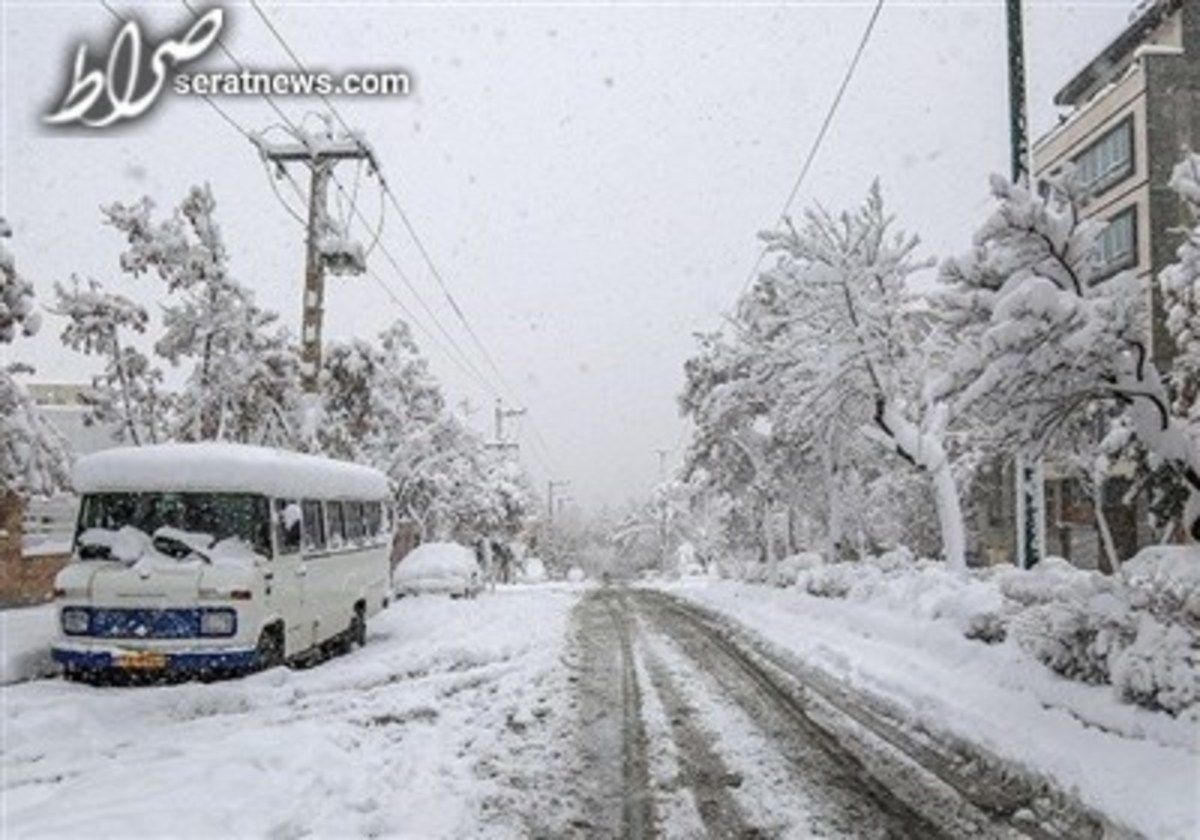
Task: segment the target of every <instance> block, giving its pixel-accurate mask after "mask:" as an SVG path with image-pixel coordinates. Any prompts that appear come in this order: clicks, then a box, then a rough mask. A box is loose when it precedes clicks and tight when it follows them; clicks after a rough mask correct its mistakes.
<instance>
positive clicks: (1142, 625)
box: [740, 546, 1200, 716]
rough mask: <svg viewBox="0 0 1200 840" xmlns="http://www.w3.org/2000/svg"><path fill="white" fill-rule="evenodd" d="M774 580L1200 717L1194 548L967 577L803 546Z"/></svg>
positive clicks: (1198, 560)
mask: <svg viewBox="0 0 1200 840" xmlns="http://www.w3.org/2000/svg"><path fill="white" fill-rule="evenodd" d="M741 572H742V573H741V575H740V577H741V579H742V580H745V581H746V582H751V583H763V582H765V575H766V572H765V567H764V565H763V564H757V563H756V564H747V565H745V566H744V567H743V568H742V569H741ZM777 582H778V583H779V585H781V586H794V587H796V588H797V589H800V590H802V591H803V592H805V593H807V594H808V595H812V596H814V597H818V598H843V599H847V600H851V601H856V602H860V603H869V604H870V605H871V606H873V607H878V608H881V609H886V610H888V611H889V612H895V613H900V614H905V615H908V616H911V617H913V618H917V619H923V620H929V621H946V622H950V623H952V624H953V625H954V626H955V627H956V628H957V629H958V630H959V632H961V633H962V634H963V635H964V636H965V637H967V638H968V639H973V640H977V641H979V642H981V643H986V644H1003V643H1007V644H1013V645H1015V646H1016V647H1017V648H1018V649H1019V650H1021V651H1022V652H1023V653H1025V654H1026V655H1028V656H1030V657H1032V658H1034V659H1036V660H1037V661H1038V662H1040V663H1042V664H1043V665H1045V666H1046V667H1048V668H1050V669H1052V670H1053V671H1055V672H1056V673H1058V674H1061V675H1062V676H1064V677H1066V678H1068V679H1072V680H1077V681H1081V682H1087V683H1093V684H1108V685H1112V686H1113V688H1114V690H1115V691H1116V693H1117V694H1118V696H1119V697H1121V699H1123V700H1124V701H1126V702H1129V703H1135V704H1137V705H1139V706H1143V707H1146V708H1148V709H1156V710H1162V711H1166V712H1168V713H1170V714H1172V715H1179V714H1185V713H1186V714H1194V715H1197V716H1200V549H1197V548H1196V547H1195V546H1191V547H1167V548H1152V549H1147V550H1145V551H1143V552H1142V553H1141V554H1139V555H1138V557H1136V558H1135V559H1134V560H1132V561H1130V562H1129V563H1127V564H1126V565H1125V568H1124V570H1123V575H1122V576H1121V577H1106V576H1104V575H1101V574H1098V573H1095V572H1087V571H1082V570H1080V569H1077V568H1075V567H1074V566H1071V565H1070V564H1069V563H1068V562H1066V561H1065V560H1062V559H1060V558H1048V559H1047V560H1045V561H1044V562H1043V563H1041V564H1039V565H1038V566H1037V567H1036V568H1034V569H1033V570H1030V571H1021V570H1019V569H1015V568H1013V567H1011V566H1001V567H993V568H986V569H975V570H971V572H970V573H968V574H966V575H960V574H956V573H954V572H952V571H950V570H948V569H947V568H946V566H945V564H943V563H939V562H934V561H930V560H917V559H914V558H913V557H912V555H911V553H909V552H907V551H906V550H903V549H899V550H896V551H892V552H888V553H886V554H883V555H881V556H879V557H872V558H868V559H866V560H863V561H859V562H850V563H835V564H826V563H824V562H822V559H821V557H820V555H817V554H811V553H806V554H800V555H796V556H794V557H789V558H787V559H786V560H783V561H781V562H780V564H779V570H778V581H777Z"/></svg>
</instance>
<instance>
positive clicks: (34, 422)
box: [0, 217, 69, 504]
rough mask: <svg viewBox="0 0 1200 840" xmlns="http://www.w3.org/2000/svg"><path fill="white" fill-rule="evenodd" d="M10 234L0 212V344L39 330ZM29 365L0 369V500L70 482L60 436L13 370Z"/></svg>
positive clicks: (28, 285) (30, 288) (48, 490)
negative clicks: (11, 248)
mask: <svg viewBox="0 0 1200 840" xmlns="http://www.w3.org/2000/svg"><path fill="white" fill-rule="evenodd" d="M11 234H12V231H11V229H10V228H9V226H8V223H7V222H6V221H5V220H4V219H3V218H2V217H0V345H9V344H11V343H12V342H13V341H14V340H15V339H16V338H17V337H18V336H21V335H24V336H31V335H34V334H35V333H36V332H37V331H38V327H39V326H40V323H41V321H40V316H39V314H38V313H37V312H36V311H35V309H34V302H33V301H34V296H33V285H32V284H31V283H30V282H29V281H28V280H26V279H25V278H24V277H22V276H21V274H20V273H19V272H18V271H17V265H16V261H15V260H14V258H13V255H12V254H11V253H10V252H9V250H8V249H7V248H6V247H4V244H3V239H6V238H8V237H9V236H10V235H11ZM22 371H28V368H25V367H22V366H18V365H12V366H8V367H3V368H0V502H2V503H5V504H7V503H9V500H11V498H12V497H13V496H29V495H41V494H48V493H52V492H54V491H56V490H59V489H61V488H63V487H66V486H67V485H68V484H69V478H68V475H67V468H68V463H69V461H68V455H67V451H66V447H65V445H64V443H63V441H62V438H61V437H60V436H59V435H58V433H57V432H56V431H55V430H54V428H53V427H52V426H51V425H50V424H49V423H48V422H47V421H46V419H45V418H44V417H43V416H42V415H41V412H39V411H38V408H37V405H36V404H35V403H34V401H33V399H32V398H31V397H30V396H29V393H28V392H27V391H26V390H25V388H24V387H22V386H21V383H20V382H18V381H17V379H16V377H15V374H17V373H19V372H22Z"/></svg>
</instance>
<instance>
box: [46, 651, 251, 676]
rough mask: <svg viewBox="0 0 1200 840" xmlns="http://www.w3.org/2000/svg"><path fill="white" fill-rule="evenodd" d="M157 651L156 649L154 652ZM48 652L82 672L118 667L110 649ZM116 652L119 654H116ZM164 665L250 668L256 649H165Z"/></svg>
mask: <svg viewBox="0 0 1200 840" xmlns="http://www.w3.org/2000/svg"><path fill="white" fill-rule="evenodd" d="M155 652H156V653H157V651H155ZM51 655H52V656H53V658H54V661H55V662H57V663H59V664H60V665H63V666H64V667H67V668H78V669H80V670H84V671H103V670H106V669H109V668H117V667H119V665H118V664H117V661H116V657H115V656H114V655H113V653H112V652H110V651H97V650H72V649H71V648H53V649H52V650H51ZM118 655H119V654H118ZM163 655H164V656H166V660H167V664H166V667H165V668H164V669H163V670H166V671H190V672H197V673H199V672H204V671H219V670H227V669H234V670H236V669H239V668H250V667H252V666H254V665H257V664H258V651H256V650H254V649H253V648H251V649H249V650H233V651H219V652H187V653H171V652H164V653H163Z"/></svg>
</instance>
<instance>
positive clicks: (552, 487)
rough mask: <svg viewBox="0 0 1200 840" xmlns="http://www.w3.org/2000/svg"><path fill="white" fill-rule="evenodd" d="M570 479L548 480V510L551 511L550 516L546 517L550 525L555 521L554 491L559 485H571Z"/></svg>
mask: <svg viewBox="0 0 1200 840" xmlns="http://www.w3.org/2000/svg"><path fill="white" fill-rule="evenodd" d="M570 486H571V482H569V481H554V480H553V479H552V480H550V481H547V482H546V510H547V511H549V516H548V517H547V519H546V524H547V526H549V524H550V523H551V522H553V521H554V491H555V490H556V489H558V488H559V487H570Z"/></svg>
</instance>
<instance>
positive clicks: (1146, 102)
mask: <svg viewBox="0 0 1200 840" xmlns="http://www.w3.org/2000/svg"><path fill="white" fill-rule="evenodd" d="M1054 103H1055V104H1056V105H1058V106H1059V107H1060V108H1063V109H1064V112H1063V116H1062V117H1061V119H1060V122H1059V124H1058V125H1057V126H1055V127H1054V128H1053V129H1052V130H1051V131H1049V132H1048V133H1047V134H1046V135H1045V136H1043V137H1041V138H1040V139H1039V140H1038V141H1037V142H1036V143H1035V144H1034V147H1033V175H1034V182H1035V183H1036V184H1037V185H1038V186H1039V189H1047V188H1048V183H1047V179H1049V178H1051V177H1053V176H1055V175H1057V174H1059V173H1060V172H1062V171H1063V170H1064V169H1065V168H1066V167H1067V166H1068V165H1069V166H1072V167H1073V168H1074V172H1075V177H1076V179H1077V181H1078V182H1079V185H1080V186H1081V187H1082V188H1083V189H1084V191H1085V193H1086V195H1087V198H1086V199H1085V201H1084V204H1083V215H1084V217H1085V218H1089V219H1095V220H1097V221H1100V222H1103V223H1104V225H1105V226H1104V228H1103V230H1102V232H1101V234H1100V236H1099V240H1098V245H1097V253H1096V259H1097V262H1098V264H1099V273H1098V275H1097V279H1096V281H1095V282H1103V281H1104V280H1105V279H1106V278H1108V277H1111V276H1113V275H1115V274H1117V273H1118V272H1122V271H1132V272H1134V273H1135V275H1136V276H1137V279H1138V281H1139V283H1140V285H1141V288H1142V289H1143V290H1144V293H1145V304H1146V305H1145V306H1144V307H1143V310H1142V311H1143V313H1144V316H1143V325H1142V329H1143V332H1144V340H1145V342H1146V346H1147V347H1148V348H1150V352H1151V355H1152V358H1153V359H1154V361H1155V362H1156V364H1157V365H1158V366H1159V368H1160V369H1161V370H1167V369H1169V368H1170V363H1171V357H1172V354H1173V347H1172V344H1171V339H1170V336H1169V335H1168V333H1167V331H1166V328H1165V324H1164V322H1165V315H1164V311H1163V305H1162V298H1161V293H1160V291H1159V287H1158V283H1157V279H1156V278H1157V276H1158V273H1159V272H1160V271H1161V270H1162V269H1163V268H1164V267H1165V266H1167V265H1168V264H1170V263H1171V262H1172V261H1173V260H1174V259H1175V252H1176V249H1177V248H1178V247H1179V244H1180V242H1181V240H1182V236H1183V234H1182V230H1183V229H1184V228H1185V226H1186V225H1188V223H1189V220H1188V219H1187V218H1186V217H1185V213H1186V211H1185V208H1184V206H1183V203H1182V202H1181V201H1180V200H1179V198H1178V196H1177V195H1176V194H1175V192H1174V191H1173V190H1172V189H1171V187H1170V178H1171V172H1172V169H1173V168H1174V166H1175V164H1176V163H1178V162H1179V160H1181V159H1182V157H1183V154H1184V152H1185V151H1186V150H1188V149H1193V150H1195V149H1200V2H1196V0H1157V2H1153V3H1151V4H1149V5H1148V6H1146V7H1145V8H1144V9H1143V11H1142V13H1141V14H1140V15H1139V16H1138V17H1137V18H1136V19H1134V20H1132V21H1131V22H1130V24H1129V25H1128V26H1127V27H1126V28H1125V30H1124V31H1122V32H1121V33H1120V34H1119V35H1118V36H1117V37H1116V38H1115V39H1114V40H1113V41H1112V42H1111V43H1110V44H1109V45H1108V46H1107V47H1105V48H1104V50H1102V51H1101V52H1100V54H1098V55H1097V56H1096V57H1095V58H1094V59H1092V61H1090V62H1089V63H1088V64H1087V66H1085V67H1084V68H1082V69H1081V70H1080V71H1079V72H1078V73H1077V74H1076V75H1075V76H1074V77H1073V78H1072V79H1071V80H1070V81H1068V82H1067V84H1066V85H1065V86H1064V87H1063V88H1062V89H1061V90H1060V91H1059V92H1058V94H1057V95H1056V96H1055V99H1054ZM1115 473H1116V474H1115V475H1111V476H1110V477H1109V480H1108V481H1107V482H1106V483H1105V487H1104V491H1103V493H1102V495H1103V499H1102V500H1100V501H1101V503H1102V504H1103V505H1104V512H1105V517H1106V519H1107V521H1108V523H1109V526H1110V529H1111V530H1112V535H1113V540H1114V543H1115V547H1116V553H1117V555H1118V557H1119V558H1121V559H1125V558H1128V557H1129V556H1131V555H1132V554H1133V553H1135V552H1136V551H1137V549H1138V548H1139V547H1141V546H1142V545H1144V544H1145V543H1146V542H1147V541H1149V540H1151V539H1152V538H1153V535H1152V534H1150V533H1148V531H1147V528H1146V522H1147V519H1148V517H1147V516H1146V514H1145V509H1144V508H1145V499H1144V498H1140V497H1139V496H1138V494H1136V493H1131V492H1130V491H1131V475H1129V474H1125V475H1122V471H1121V469H1120V468H1119V467H1118V468H1117V469H1116V470H1115ZM1126 473H1128V471H1126ZM1046 477H1047V485H1046V494H1045V495H1046V534H1047V551H1048V552H1049V553H1050V554H1057V555H1060V556H1064V557H1067V558H1069V559H1071V560H1072V562H1075V563H1077V564H1078V565H1081V566H1085V567H1094V566H1095V565H1096V563H1097V560H1098V557H1099V552H1100V535H1099V532H1098V529H1097V527H1096V524H1095V519H1096V517H1095V510H1094V508H1093V504H1094V503H1095V502H1094V500H1093V498H1092V496H1093V495H1094V494H1093V493H1091V492H1088V491H1087V490H1085V488H1084V487H1083V486H1081V484H1080V482H1079V481H1078V480H1077V479H1074V478H1071V477H1070V476H1068V475H1067V474H1066V471H1065V470H1064V469H1062V468H1061V466H1060V465H1058V464H1056V463H1055V460H1054V459H1053V458H1051V459H1048V461H1047V465H1046Z"/></svg>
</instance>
